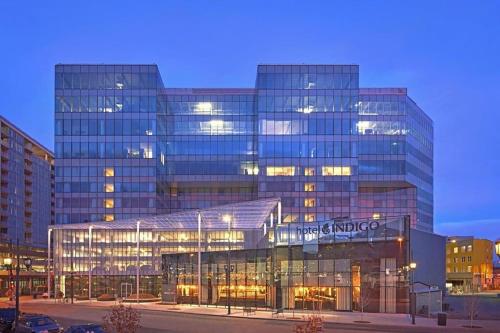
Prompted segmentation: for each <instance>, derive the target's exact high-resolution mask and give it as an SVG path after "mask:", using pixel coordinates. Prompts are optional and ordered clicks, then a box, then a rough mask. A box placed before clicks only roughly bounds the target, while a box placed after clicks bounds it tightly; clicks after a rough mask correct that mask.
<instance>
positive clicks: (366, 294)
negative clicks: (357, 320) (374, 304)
mask: <svg viewBox="0 0 500 333" xmlns="http://www.w3.org/2000/svg"><path fill="white" fill-rule="evenodd" d="M371 300H372V288H370V286H369V285H367V284H364V285H362V286H361V291H360V295H359V303H360V304H359V305H360V307H361V320H363V317H364V313H365V308H366V307H367V306H368V305H369V304H370V302H371Z"/></svg>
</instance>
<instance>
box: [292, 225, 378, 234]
mask: <svg viewBox="0 0 500 333" xmlns="http://www.w3.org/2000/svg"><path fill="white" fill-rule="evenodd" d="M379 227H380V223H379V222H378V221H362V222H333V223H329V222H327V223H324V224H323V225H322V226H304V227H296V233H297V236H303V235H304V236H305V235H317V236H319V237H321V236H326V235H330V234H339V233H347V232H360V231H368V230H377V229H378V228H379Z"/></svg>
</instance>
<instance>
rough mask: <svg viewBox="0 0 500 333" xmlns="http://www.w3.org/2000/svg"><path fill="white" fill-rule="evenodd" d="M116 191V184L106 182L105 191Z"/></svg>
mask: <svg viewBox="0 0 500 333" xmlns="http://www.w3.org/2000/svg"><path fill="white" fill-rule="evenodd" d="M114 191H115V184H104V192H106V193H111V192H114Z"/></svg>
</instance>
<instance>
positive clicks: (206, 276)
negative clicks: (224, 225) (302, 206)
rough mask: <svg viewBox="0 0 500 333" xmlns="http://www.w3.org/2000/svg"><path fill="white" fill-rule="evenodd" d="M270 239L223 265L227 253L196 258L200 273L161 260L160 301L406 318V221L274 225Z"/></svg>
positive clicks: (191, 265) (188, 264)
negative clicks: (267, 244)
mask: <svg viewBox="0 0 500 333" xmlns="http://www.w3.org/2000/svg"><path fill="white" fill-rule="evenodd" d="M275 234H276V237H275V238H274V240H275V243H274V246H273V247H271V248H267V249H248V250H237V251H231V253H230V261H229V262H228V254H227V252H205V253H202V254H201V267H200V268H199V267H198V263H197V261H196V260H194V259H196V257H195V258H194V259H193V254H189V253H183V254H179V253H178V254H165V255H163V292H164V295H163V300H164V301H167V302H174V303H187V304H198V300H199V299H200V300H201V304H203V305H207V306H209V305H211V306H222V307H224V306H226V305H227V302H228V297H229V296H230V302H231V304H232V306H237V307H238V306H239V307H243V306H246V307H257V308H272V309H276V308H284V309H289V310H292V309H296V310H316V311H318V310H320V311H329V310H330V311H364V312H389V313H408V310H409V309H408V295H409V274H408V271H407V269H406V267H407V266H408V264H409V258H410V257H409V254H410V251H409V241H410V239H409V218H393V219H386V220H373V219H359V220H341V221H328V222H322V223H310V224H308V226H307V228H306V229H304V228H303V227H300V226H299V225H297V224H295V225H294V224H288V225H284V224H281V225H277V226H276V230H275ZM226 267H231V273H230V274H228V273H227V272H226ZM199 272H201V280H200V281H199V280H198V276H199ZM200 287H201V289H200ZM199 291H201V293H200V292H199Z"/></svg>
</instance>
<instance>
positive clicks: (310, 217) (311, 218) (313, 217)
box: [304, 214, 316, 222]
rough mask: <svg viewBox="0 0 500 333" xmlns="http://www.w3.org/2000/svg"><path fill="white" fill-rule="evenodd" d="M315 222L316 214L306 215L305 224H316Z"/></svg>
mask: <svg viewBox="0 0 500 333" xmlns="http://www.w3.org/2000/svg"><path fill="white" fill-rule="evenodd" d="M314 220H316V215H314V214H305V215H304V221H305V222H314Z"/></svg>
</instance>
